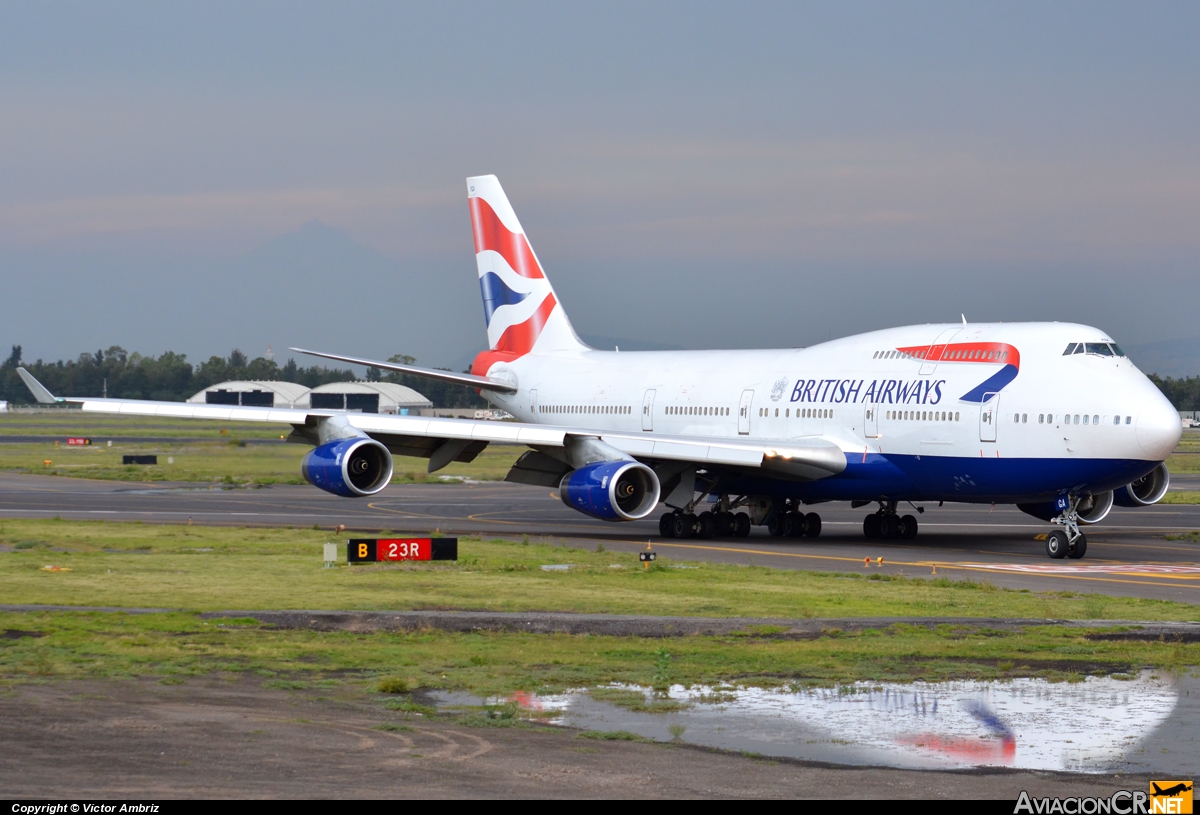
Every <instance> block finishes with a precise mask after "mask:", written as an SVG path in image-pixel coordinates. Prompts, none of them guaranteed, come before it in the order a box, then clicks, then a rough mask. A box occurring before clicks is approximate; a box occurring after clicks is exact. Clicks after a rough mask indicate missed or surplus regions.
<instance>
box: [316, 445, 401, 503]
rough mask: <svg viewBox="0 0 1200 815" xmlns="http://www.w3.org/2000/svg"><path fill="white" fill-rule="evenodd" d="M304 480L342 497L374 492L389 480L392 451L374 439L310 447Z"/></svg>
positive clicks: (384, 485) (390, 478)
mask: <svg viewBox="0 0 1200 815" xmlns="http://www.w3.org/2000/svg"><path fill="white" fill-rule="evenodd" d="M300 473H301V475H303V476H304V480H305V481H307V482H308V483H309V484H312V485H313V486H314V487H320V488H321V489H323V490H325V492H332V493H333V494H334V495H340V496H342V497H343V498H358V497H360V496H363V495H374V494H375V493H377V492H379V491H380V490H382V489H383V488H384V487H386V486H387V485H388V484H389V483H390V482H391V480H392V454H391V453H389V452H388V449H387V448H386V447H384V446H383V445H382V444H380V443H379V442H377V441H375V440H374V439H340V440H338V441H331V442H326V443H325V444H322V445H321V446H320V447H317V448H314V449H312V450H309V451H308V453H306V454H305V456H304V459H303V461H301V463H300Z"/></svg>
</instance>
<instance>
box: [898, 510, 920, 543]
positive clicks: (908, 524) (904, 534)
mask: <svg viewBox="0 0 1200 815" xmlns="http://www.w3.org/2000/svg"><path fill="white" fill-rule="evenodd" d="M897 531H898V532H899V533H900V538H901V540H906V541H910V540H912V539H913V538H915V537H916V536H917V519H916V518H915V517H914V516H912V515H905V516H904V517H903V518H901V519H900V523H899V524H898V525H897Z"/></svg>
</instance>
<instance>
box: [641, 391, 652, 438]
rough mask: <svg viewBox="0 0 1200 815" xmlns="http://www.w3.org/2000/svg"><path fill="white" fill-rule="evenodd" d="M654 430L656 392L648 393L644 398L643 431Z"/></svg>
mask: <svg viewBox="0 0 1200 815" xmlns="http://www.w3.org/2000/svg"><path fill="white" fill-rule="evenodd" d="M653 429H654V391H653V390H648V391H646V394H645V396H643V397H642V430H653Z"/></svg>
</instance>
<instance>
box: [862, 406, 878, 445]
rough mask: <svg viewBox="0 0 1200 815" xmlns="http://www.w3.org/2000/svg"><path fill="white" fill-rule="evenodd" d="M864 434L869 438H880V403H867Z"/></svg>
mask: <svg viewBox="0 0 1200 815" xmlns="http://www.w3.org/2000/svg"><path fill="white" fill-rule="evenodd" d="M863 435H865V436H866V437H867V438H868V439H877V438H879V405H867V415H866V419H865V421H864V422H863Z"/></svg>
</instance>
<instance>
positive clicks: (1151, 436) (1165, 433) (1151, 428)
mask: <svg viewBox="0 0 1200 815" xmlns="http://www.w3.org/2000/svg"><path fill="white" fill-rule="evenodd" d="M1136 432H1137V440H1138V444H1139V445H1141V447H1142V451H1143V452H1145V453H1146V455H1147V456H1148V457H1150V458H1152V459H1155V460H1157V461H1165V460H1166V458H1167V456H1169V455H1171V453H1172V452H1174V450H1175V447H1176V445H1178V444H1179V439H1180V438H1181V437H1182V436H1183V423H1182V422H1181V421H1180V419H1179V412H1178V411H1177V410H1175V407H1174V406H1173V405H1172V404H1171V403H1170V402H1168V401H1167V399H1166V397H1164V396H1161V395H1160V396H1158V397H1157V398H1155V399H1151V400H1150V401H1148V402H1146V403H1145V404H1144V405H1142V407H1141V409H1140V410H1139V411H1138V412H1137V431H1136Z"/></svg>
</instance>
